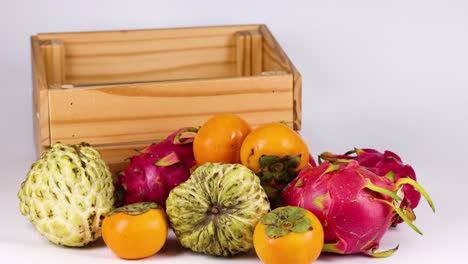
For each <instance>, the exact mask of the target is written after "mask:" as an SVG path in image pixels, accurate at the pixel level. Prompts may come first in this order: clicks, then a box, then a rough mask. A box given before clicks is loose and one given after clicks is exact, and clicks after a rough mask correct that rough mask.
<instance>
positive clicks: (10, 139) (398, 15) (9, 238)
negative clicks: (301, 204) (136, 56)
mask: <svg viewBox="0 0 468 264" xmlns="http://www.w3.org/2000/svg"><path fill="white" fill-rule="evenodd" d="M467 14H468V2H466V1H456V0H447V1H442V0H440V1H423V0H415V1H403V0H395V1H375V0H356V1H297V2H295V3H294V4H292V3H289V4H286V2H275V1H244V0H239V1H231V2H229V3H225V1H205V0H198V1H186V2H184V3H182V2H181V1H138V2H137V1H76V2H74V3H71V1H52V0H44V1H22V0H18V1H5V3H4V2H2V6H1V7H0V24H1V25H3V26H2V27H0V33H1V34H0V37H1V38H2V39H1V45H0V84H2V87H1V91H2V97H1V99H0V100H1V102H0V120H1V122H0V133H1V134H0V135H1V136H0V146H1V148H0V149H1V151H0V168H1V170H0V171H1V173H0V174H1V177H0V179H1V184H0V209H1V216H0V219H1V220H0V223H1V224H0V256H1V258H0V263H34V264H37V263H48V264H51V263H67V264H72V263H101V264H104V263H124V262H127V261H123V260H120V259H118V258H117V257H115V256H114V255H113V254H112V253H111V251H110V250H108V249H107V248H106V247H105V245H104V244H103V243H102V241H98V242H97V243H95V244H93V245H92V246H89V247H86V248H83V249H71V248H64V247H59V246H55V245H53V244H51V243H49V242H48V241H47V240H46V239H45V238H43V237H41V236H40V235H39V234H38V233H37V232H36V231H35V229H34V228H33V226H32V225H31V224H30V223H29V222H28V221H27V219H26V218H25V217H23V216H22V215H20V213H19V210H18V199H17V197H16V193H17V191H18V190H19V186H20V183H21V181H22V180H23V179H24V178H25V175H26V172H27V170H28V169H29V166H30V165H31V163H32V162H33V161H34V159H35V157H34V154H33V149H34V147H33V142H32V115H31V100H32V99H31V72H30V57H29V49H30V46H29V45H30V43H29V36H30V35H33V34H37V33H40V32H54V31H86V30H111V29H139V28H161V27H181V26H198V25H221V24H246V23H266V24H267V25H268V26H269V27H270V29H271V31H272V32H273V34H274V35H275V36H276V38H277V39H278V40H279V42H280V43H281V44H282V46H283V48H284V49H285V51H286V53H287V54H288V55H289V56H290V58H291V59H292V61H293V62H294V63H295V65H296V66H297V68H298V69H299V70H300V71H301V73H302V75H303V129H302V134H303V136H304V137H305V138H306V141H307V143H308V145H309V147H310V149H311V151H312V152H313V153H315V154H318V153H320V152H322V151H327V150H328V151H333V152H344V151H346V150H348V149H351V148H353V147H374V148H378V149H380V150H384V149H390V150H393V151H395V152H396V153H398V154H400V155H401V156H402V158H403V159H404V160H405V161H406V162H408V163H410V164H412V165H413V167H414V169H415V170H416V173H417V175H418V177H419V181H420V183H421V184H422V185H423V186H425V188H426V189H427V190H428V192H429V193H430V195H431V196H432V198H433V200H434V201H435V204H436V208H437V212H436V214H433V213H432V212H431V211H430V209H429V207H428V206H427V204H425V203H421V204H420V206H419V208H418V209H416V214H417V220H416V222H415V224H416V225H417V226H418V227H419V228H420V229H421V230H422V231H423V233H424V235H423V236H420V235H418V234H417V233H415V232H413V231H412V230H411V229H410V228H408V227H407V226H404V225H401V226H399V227H398V228H396V229H392V230H390V231H389V232H388V233H387V234H386V235H385V237H384V238H383V240H382V241H381V248H382V249H387V248H391V247H394V246H395V245H396V244H399V245H400V250H399V251H398V252H397V253H395V254H394V255H393V256H391V257H390V258H386V259H372V258H368V257H364V256H359V255H358V256H336V255H322V256H321V257H320V258H319V260H318V261H317V262H316V263H322V264H325V263H344V264H346V263H349V264H352V263H360V264H363V263H392V264H399V263H466V259H467V257H468V249H467V248H468V242H467V238H468V228H467V223H468V215H467V214H468V209H467V208H468V207H467V205H466V204H467V203H466V202H465V201H466V200H467V199H466V195H467V193H468V191H467V188H468V174H467V172H466V167H467V166H466V164H467V161H466V160H467V158H466V157H465V155H466V154H465V153H466V152H467V151H468V140H467V137H468V92H467V89H468V48H467V47H468V16H467ZM233 262H235V263H260V261H259V260H258V259H257V258H256V256H255V253H254V252H251V253H250V254H245V255H242V256H238V257H235V258H231V259H222V258H213V257H207V256H203V255H199V254H194V253H191V252H189V251H187V250H184V249H182V248H181V247H180V246H179V245H178V243H177V241H176V240H175V238H174V236H173V235H171V236H170V237H169V240H168V242H167V244H166V246H165V247H164V248H163V250H162V251H161V252H160V253H159V254H157V255H155V256H153V257H151V258H148V259H145V260H140V261H138V263H233ZM135 263H136V262H135Z"/></svg>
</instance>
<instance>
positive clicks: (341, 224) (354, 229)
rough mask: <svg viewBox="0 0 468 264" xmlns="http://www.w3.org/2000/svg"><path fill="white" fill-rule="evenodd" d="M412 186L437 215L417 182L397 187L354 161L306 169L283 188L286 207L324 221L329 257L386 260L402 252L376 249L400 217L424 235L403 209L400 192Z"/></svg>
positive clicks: (407, 180) (404, 180) (402, 182)
mask: <svg viewBox="0 0 468 264" xmlns="http://www.w3.org/2000/svg"><path fill="white" fill-rule="evenodd" d="M408 184H409V185H412V186H414V187H415V188H416V189H417V190H418V191H420V192H421V194H422V195H423V196H424V198H426V200H427V201H428V203H429V205H430V206H431V208H432V209H433V210H434V205H433V203H432V200H431V199H430V197H429V196H428V195H427V193H426V191H425V190H424V189H423V188H422V187H421V186H420V185H419V184H418V183H417V182H416V181H414V180H412V179H410V178H401V179H400V180H398V181H396V182H392V181H391V180H389V179H388V178H386V177H381V176H378V175H376V174H375V173H373V172H371V171H369V170H367V169H365V168H364V167H362V166H360V165H359V163H358V162H357V161H354V160H350V161H348V163H347V164H332V163H330V162H328V161H325V162H323V163H322V164H320V165H319V166H317V167H306V168H304V169H302V171H301V172H300V173H299V175H298V176H297V177H296V178H295V179H294V180H293V181H292V182H291V183H289V185H288V186H286V188H285V189H284V191H283V200H284V203H285V205H291V206H299V207H302V208H305V209H307V210H309V211H311V212H312V213H314V214H315V215H316V216H317V217H318V218H319V219H320V221H321V223H322V225H323V228H324V234H325V245H324V248H323V251H324V252H332V253H339V254H354V253H363V252H364V253H368V254H369V255H371V256H374V257H386V256H389V255H391V254H393V252H395V251H396V250H397V248H394V249H391V250H387V251H384V252H376V250H377V249H378V247H379V241H380V239H381V238H382V237H383V235H384V234H385V233H386V231H387V230H388V228H389V226H390V224H391V221H392V218H393V216H394V214H395V213H397V214H398V215H399V216H400V217H401V218H402V219H403V220H404V221H405V222H406V223H407V224H408V225H409V226H410V227H411V228H413V229H414V230H415V231H416V232H418V233H420V234H421V231H419V229H418V228H417V227H416V226H415V225H414V224H413V223H412V220H411V219H409V218H408V217H407V215H406V213H405V212H404V211H402V210H401V209H400V208H399V203H400V202H401V198H400V196H398V195H397V194H396V193H397V191H398V190H399V189H400V187H401V186H403V185H408Z"/></svg>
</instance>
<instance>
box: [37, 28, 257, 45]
mask: <svg viewBox="0 0 468 264" xmlns="http://www.w3.org/2000/svg"><path fill="white" fill-rule="evenodd" d="M258 28H259V25H238V26H211V27H187V28H169V29H143V30H115V31H94V32H66V33H43V34H39V35H38V37H39V39H40V40H46V39H62V40H63V41H65V42H89V40H90V39H92V40H93V41H95V42H98V41H99V42H107V41H110V42H113V41H122V40H123V41H140V40H150V39H168V38H184V39H185V38H187V37H200V36H217V35H233V34H234V33H236V32H238V31H246V30H255V29H258Z"/></svg>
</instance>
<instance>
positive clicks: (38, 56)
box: [31, 36, 50, 157]
mask: <svg viewBox="0 0 468 264" xmlns="http://www.w3.org/2000/svg"><path fill="white" fill-rule="evenodd" d="M31 66H32V78H33V79H32V83H33V89H32V99H33V107H32V111H33V112H32V114H33V128H34V144H35V146H36V156H37V157H39V156H40V155H41V153H42V151H44V149H45V148H46V147H47V146H50V126H49V96H48V87H47V81H46V71H45V65H44V57H43V56H42V53H41V46H40V41H39V39H38V38H37V37H35V36H33V37H31Z"/></svg>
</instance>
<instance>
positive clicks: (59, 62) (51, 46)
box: [40, 39, 66, 86]
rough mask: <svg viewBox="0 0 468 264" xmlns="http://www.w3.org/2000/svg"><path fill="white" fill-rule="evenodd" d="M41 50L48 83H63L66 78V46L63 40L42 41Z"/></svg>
mask: <svg viewBox="0 0 468 264" xmlns="http://www.w3.org/2000/svg"><path fill="white" fill-rule="evenodd" d="M40 45H41V51H42V55H43V57H44V66H45V72H46V79H47V84H48V85H49V86H50V85H52V86H53V85H62V84H64V83H66V78H65V70H66V67H65V46H64V43H63V41H62V40H59V39H53V40H45V41H41V43H40Z"/></svg>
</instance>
